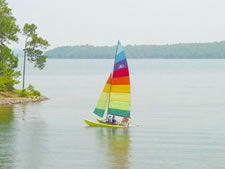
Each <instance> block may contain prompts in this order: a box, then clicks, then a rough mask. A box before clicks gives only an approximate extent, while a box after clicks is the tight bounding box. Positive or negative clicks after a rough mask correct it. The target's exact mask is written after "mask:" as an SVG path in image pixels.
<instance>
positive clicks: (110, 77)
mask: <svg viewBox="0 0 225 169" xmlns="http://www.w3.org/2000/svg"><path fill="white" fill-rule="evenodd" d="M111 82H112V75H111V73H110V75H109V78H108V80H107V82H106V83H107V84H111Z"/></svg>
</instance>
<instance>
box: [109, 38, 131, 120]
mask: <svg viewBox="0 0 225 169" xmlns="http://www.w3.org/2000/svg"><path fill="white" fill-rule="evenodd" d="M110 89H111V91H110V94H109V106H108V114H112V115H116V116H122V117H130V77H129V69H128V64H127V59H126V55H125V53H124V50H123V48H122V46H121V44H120V42H118V45H117V52H116V56H115V63H114V68H113V77H112V83H111V88H110Z"/></svg>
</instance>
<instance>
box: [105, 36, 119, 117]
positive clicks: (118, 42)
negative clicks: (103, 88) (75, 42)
mask: <svg viewBox="0 0 225 169" xmlns="http://www.w3.org/2000/svg"><path fill="white" fill-rule="evenodd" d="M119 43H120V41H119V40H118V43H117V47H116V54H115V57H114V64H113V71H112V73H111V75H112V76H111V85H110V90H109V100H108V105H107V114H106V119H108V114H109V103H110V95H111V90H112V79H113V72H114V67H115V63H116V55H117V50H118V46H119Z"/></svg>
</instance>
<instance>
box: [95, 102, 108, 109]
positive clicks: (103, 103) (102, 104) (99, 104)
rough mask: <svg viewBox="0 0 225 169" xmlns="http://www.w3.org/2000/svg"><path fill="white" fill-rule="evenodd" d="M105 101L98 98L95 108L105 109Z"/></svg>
mask: <svg viewBox="0 0 225 169" xmlns="http://www.w3.org/2000/svg"><path fill="white" fill-rule="evenodd" d="M105 106H106V101H105V100H98V103H97V105H96V108H97V109H102V110H105Z"/></svg>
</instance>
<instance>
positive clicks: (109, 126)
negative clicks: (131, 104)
mask: <svg viewBox="0 0 225 169" xmlns="http://www.w3.org/2000/svg"><path fill="white" fill-rule="evenodd" d="M84 122H85V123H86V124H87V125H89V126H90V127H108V128H124V127H125V126H121V125H117V124H107V123H96V122H93V121H90V120H84Z"/></svg>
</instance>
